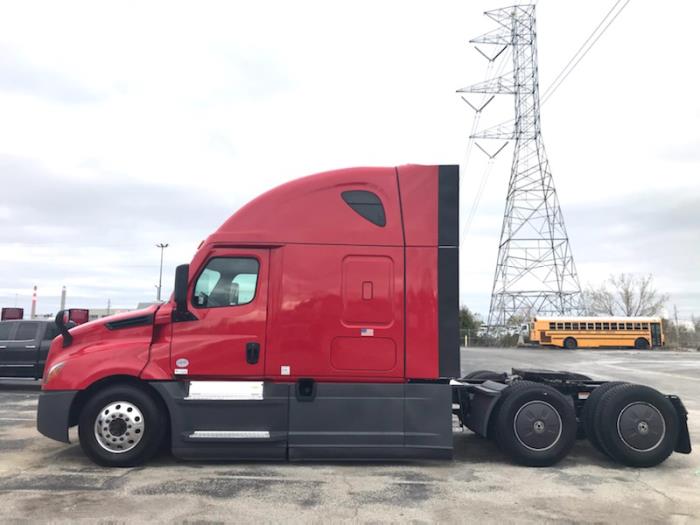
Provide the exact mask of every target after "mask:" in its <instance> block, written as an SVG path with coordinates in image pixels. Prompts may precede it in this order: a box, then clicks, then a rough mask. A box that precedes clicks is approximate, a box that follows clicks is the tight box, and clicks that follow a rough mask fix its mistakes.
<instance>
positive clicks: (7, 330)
mask: <svg viewBox="0 0 700 525" xmlns="http://www.w3.org/2000/svg"><path fill="white" fill-rule="evenodd" d="M59 333H60V332H59V330H58V327H57V326H56V323H55V322H54V321H53V320H51V321H46V320H32V321H28V320H26V321H25V320H12V321H0V377H31V378H33V379H41V376H42V375H43V374H44V364H45V363H46V356H47V354H48V353H49V346H51V340H52V339H53V338H54V337H56V336H57V335H58V334H59Z"/></svg>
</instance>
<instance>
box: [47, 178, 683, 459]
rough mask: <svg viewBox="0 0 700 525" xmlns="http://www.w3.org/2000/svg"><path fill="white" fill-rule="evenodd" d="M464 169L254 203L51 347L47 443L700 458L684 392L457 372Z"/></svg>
mask: <svg viewBox="0 0 700 525" xmlns="http://www.w3.org/2000/svg"><path fill="white" fill-rule="evenodd" d="M458 230H459V169H458V167H457V166H417V165H407V166H400V167H398V168H355V169H345V170H339V171H332V172H327V173H321V174H318V175H312V176H310V177H305V178H302V179H299V180H296V181H293V182H290V183H287V184H284V185H282V186H279V187H278V188H275V189H273V190H271V191H269V192H267V193H265V194H263V195H262V196H260V197H258V198H257V199H255V200H253V201H252V202H250V203H249V204H247V205H246V206H244V207H243V208H241V209H240V210H239V211H238V212H236V213H235V214H234V215H233V216H231V217H230V218H229V219H228V220H226V222H224V224H223V225H222V226H221V227H220V228H219V229H218V230H216V231H215V232H214V233H213V234H211V235H210V236H209V237H208V238H207V239H206V240H205V241H204V242H202V243H201V244H200V246H199V248H198V250H197V252H196V254H195V255H194V258H193V259H192V261H191V263H190V264H189V265H182V266H179V267H178V268H177V270H176V276H175V291H174V293H173V296H172V297H171V299H170V301H169V302H167V303H164V304H158V305H154V306H151V307H149V308H147V309H145V310H141V311H138V312H129V313H126V314H121V315H115V316H112V317H109V318H105V319H100V320H97V321H93V322H89V323H86V324H84V325H81V326H76V327H74V328H71V329H70V330H69V329H67V328H66V326H64V316H63V315H61V314H59V315H58V316H57V324H58V325H59V328H60V330H61V333H62V335H60V336H58V337H57V338H56V339H54V341H53V343H52V345H51V349H50V354H49V357H48V362H47V366H46V371H45V374H44V384H43V391H42V393H41V396H40V398H39V406H38V414H37V426H38V429H39V431H40V432H41V433H42V434H44V435H46V436H48V437H50V438H53V439H56V440H59V441H64V442H68V441H69V438H68V430H69V428H70V427H73V426H76V425H77V426H78V433H79V439H80V444H81V446H82V448H83V450H84V451H85V453H86V454H87V455H88V456H89V457H90V458H92V459H93V460H94V461H95V462H97V463H99V464H101V465H107V466H131V465H138V464H142V463H144V462H145V461H147V460H148V459H149V458H151V457H152V456H153V455H154V454H155V453H156V452H157V451H158V450H159V449H161V448H162V447H164V446H168V447H170V449H171V450H172V453H173V454H174V455H175V456H177V457H180V458H186V459H198V458H206V459H227V460H236V459H248V460H249V459H254V460H264V459H267V460H284V459H288V460H310V459H316V460H319V459H320V460H338V459H341V460H344V459H356V460H373V459H383V460H385V459H394V458H397V459H398V458H445V459H447V458H451V457H452V450H453V444H452V443H453V437H452V431H453V430H452V429H453V416H454V415H456V416H457V417H458V418H459V421H460V422H461V423H462V424H463V425H465V426H467V427H468V428H470V429H471V430H473V431H474V432H476V433H478V434H480V435H482V436H484V437H487V438H492V439H495V440H496V441H497V442H498V444H499V445H500V447H501V448H502V449H503V450H504V451H505V452H506V453H507V454H508V455H509V456H510V457H511V458H512V459H513V460H514V461H516V462H518V463H522V464H526V465H533V466H544V465H551V464H553V463H555V462H556V461H558V460H560V459H561V458H562V457H564V456H565V455H566V454H567V452H568V451H569V450H570V449H571V447H572V446H573V443H574V440H575V439H576V435H577V429H578V430H579V431H585V432H586V434H587V436H588V438H589V439H590V440H591V441H592V442H593V444H594V445H595V446H596V447H597V448H598V449H600V450H601V451H603V452H604V453H605V454H607V455H608V456H610V457H611V458H613V459H615V460H618V461H620V462H622V463H625V464H628V465H636V466H651V465H656V464H658V463H660V462H662V461H663V460H664V459H666V457H668V456H669V455H670V454H671V453H672V452H673V451H674V450H675V451H678V452H684V453H688V452H690V439H689V436H688V427H687V413H686V411H685V409H684V407H683V404H682V403H681V401H680V399H678V398H677V397H676V396H672V395H663V394H661V393H659V392H657V391H656V390H653V389H651V388H649V387H644V386H640V385H632V384H624V383H619V382H608V383H605V382H599V381H593V380H591V379H590V378H588V377H586V376H582V375H580V374H576V373H574V372H552V371H543V370H513V371H512V373H510V374H506V373H503V374H498V373H495V372H490V371H479V372H476V373H472V374H470V375H469V376H466V377H461V374H460V341H459V326H458V311H459V298H458V290H459V249H458Z"/></svg>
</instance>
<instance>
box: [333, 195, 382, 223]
mask: <svg viewBox="0 0 700 525" xmlns="http://www.w3.org/2000/svg"><path fill="white" fill-rule="evenodd" d="M341 196H342V197H343V200H344V201H345V203H346V204H347V205H348V206H350V207H351V208H352V209H353V210H355V212H357V213H358V214H359V215H361V216H362V217H364V218H365V219H367V220H368V221H369V222H371V223H372V224H375V225H377V226H382V227H383V226H386V215H385V214H384V206H383V205H382V201H381V200H379V197H377V195H376V194H374V193H372V192H371V191H364V190H351V191H344V192H343V193H341Z"/></svg>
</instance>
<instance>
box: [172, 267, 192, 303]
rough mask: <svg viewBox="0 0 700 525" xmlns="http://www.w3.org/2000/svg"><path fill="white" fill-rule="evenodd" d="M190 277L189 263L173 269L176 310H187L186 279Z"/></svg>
mask: <svg viewBox="0 0 700 525" xmlns="http://www.w3.org/2000/svg"><path fill="white" fill-rule="evenodd" d="M189 277H190V265H189V264H181V265H180V266H178V267H177V268H176V269H175V291H174V293H173V295H174V297H175V308H176V309H177V311H178V312H186V311H187V284H188V283H187V281H188V280H189Z"/></svg>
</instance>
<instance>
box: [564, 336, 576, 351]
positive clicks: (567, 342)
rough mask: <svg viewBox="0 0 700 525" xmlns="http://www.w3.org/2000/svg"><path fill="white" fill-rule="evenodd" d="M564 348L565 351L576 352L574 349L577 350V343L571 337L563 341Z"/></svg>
mask: <svg viewBox="0 0 700 525" xmlns="http://www.w3.org/2000/svg"><path fill="white" fill-rule="evenodd" d="M564 348H566V349H567V350H576V348H578V341H576V339H574V338H573V337H567V338H566V339H564Z"/></svg>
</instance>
